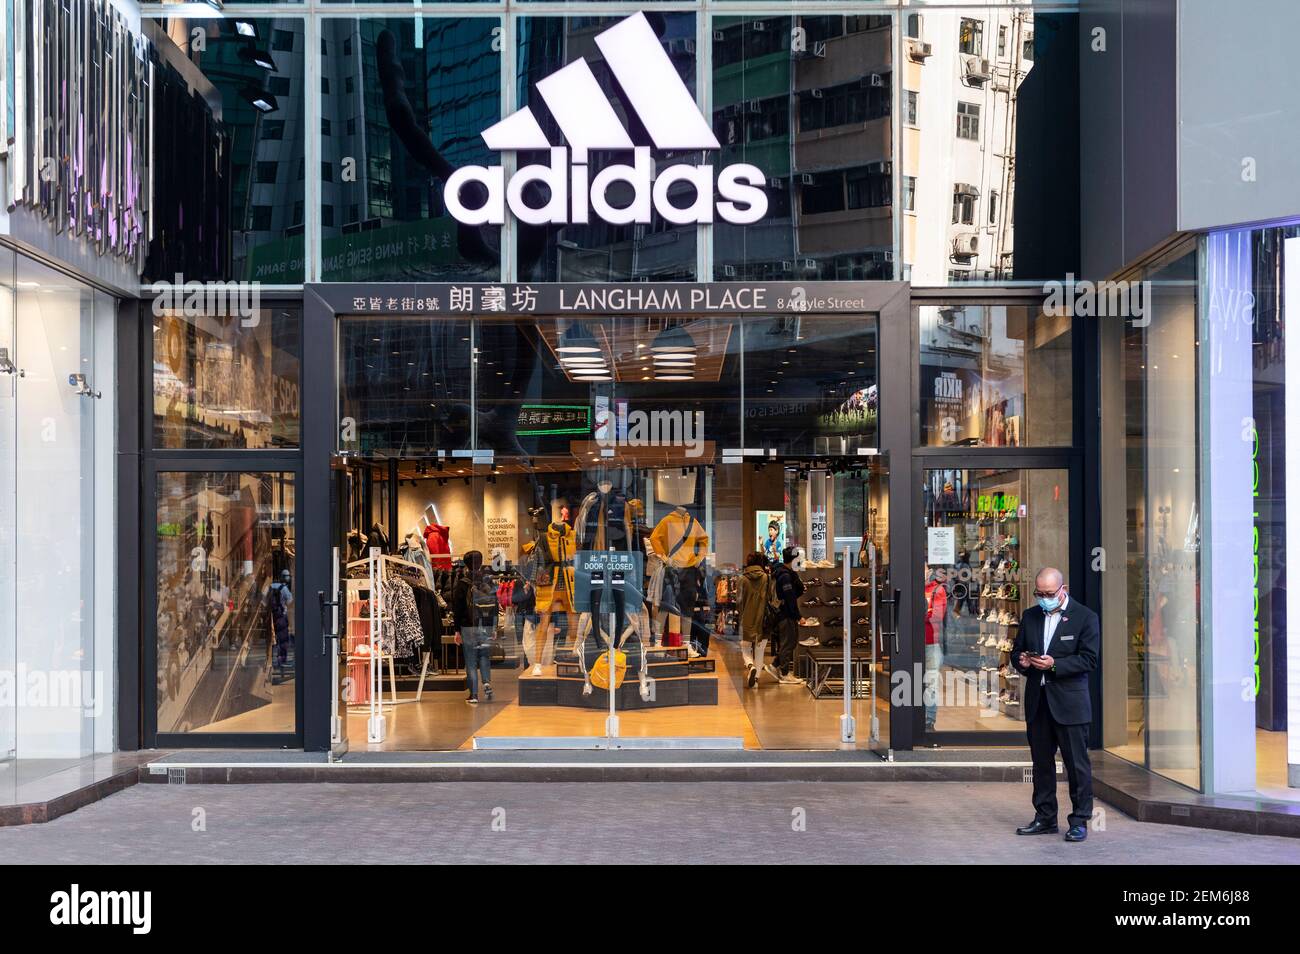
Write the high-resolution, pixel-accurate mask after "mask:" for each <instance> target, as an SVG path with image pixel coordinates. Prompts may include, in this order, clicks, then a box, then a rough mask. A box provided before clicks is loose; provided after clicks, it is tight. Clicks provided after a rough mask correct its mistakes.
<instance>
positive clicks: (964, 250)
mask: <svg viewBox="0 0 1300 954" xmlns="http://www.w3.org/2000/svg"><path fill="white" fill-rule="evenodd" d="M979 251H980V237H979V234H978V233H977V232H963V233H962V234H961V235H956V236H954V237H953V240H952V254H953V256H954V257H955V258H972V257H974V256H976V255H978V254H979Z"/></svg>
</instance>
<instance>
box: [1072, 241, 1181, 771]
mask: <svg viewBox="0 0 1300 954" xmlns="http://www.w3.org/2000/svg"><path fill="white" fill-rule="evenodd" d="M1140 279H1141V280H1142V281H1143V282H1148V283H1149V284H1148V285H1146V286H1145V287H1146V288H1149V289H1150V291H1149V297H1148V301H1147V308H1148V311H1147V313H1146V315H1145V316H1144V318H1143V319H1142V320H1140V321H1127V322H1120V321H1116V322H1112V323H1111V325H1110V326H1108V327H1106V328H1105V329H1103V345H1102V348H1103V357H1102V360H1103V393H1104V394H1107V395H1109V396H1111V397H1114V398H1115V399H1119V396H1120V395H1122V402H1121V403H1120V404H1119V405H1117V407H1116V413H1117V415H1118V416H1117V417H1116V418H1114V419H1111V420H1110V421H1109V426H1110V430H1109V432H1108V433H1107V434H1106V435H1105V436H1104V437H1103V446H1104V448H1105V450H1104V455H1105V460H1104V462H1103V465H1102V466H1103V475H1102V481H1103V483H1102V486H1103V494H1104V496H1105V497H1106V498H1107V499H1109V500H1111V501H1120V500H1122V501H1123V507H1122V508H1121V507H1118V506H1112V507H1110V508H1108V509H1107V513H1106V517H1105V519H1106V521H1107V524H1106V525H1105V526H1104V527H1103V536H1102V540H1103V548H1102V549H1103V551H1104V552H1103V553H1101V554H1095V555H1094V558H1096V557H1098V556H1100V558H1101V559H1103V560H1104V566H1105V568H1106V571H1107V572H1106V577H1107V581H1108V584H1109V586H1110V587H1111V589H1109V590H1108V591H1107V593H1106V600H1105V603H1106V610H1107V611H1106V614H1105V616H1104V617H1103V655H1104V658H1106V660H1107V661H1106V663H1104V667H1105V668H1104V673H1103V693H1104V696H1105V698H1106V718H1105V720H1104V725H1105V736H1106V737H1105V745H1106V748H1107V749H1108V750H1110V751H1112V752H1114V753H1115V754H1117V755H1120V756H1122V757H1124V758H1126V759H1128V760H1129V761H1133V762H1137V763H1138V764H1141V765H1144V766H1146V767H1148V768H1150V769H1151V770H1152V771H1154V772H1159V773H1160V774H1162V775H1165V776H1167V777H1169V778H1171V779H1173V780H1175V781H1177V782H1181V783H1182V784H1184V785H1187V786H1189V787H1191V788H1199V787H1200V784H1201V746H1200V731H1201V709H1200V707H1201V691H1202V686H1201V676H1202V673H1201V665H1202V662H1201V660H1202V658H1203V656H1202V633H1203V630H1202V620H1201V600H1200V596H1201V584H1202V572H1203V564H1202V551H1201V528H1202V524H1203V518H1204V514H1203V508H1202V504H1201V498H1200V487H1201V479H1202V475H1201V463H1200V452H1199V441H1198V426H1199V423H1200V421H1199V412H1198V400H1197V395H1198V375H1197V361H1198V358H1199V356H1200V350H1199V349H1200V347H1201V342H1200V340H1199V337H1198V334H1197V329H1198V319H1197V285H1196V279H1197V267H1196V255H1195V253H1194V252H1192V253H1187V254H1185V255H1183V256H1181V257H1179V258H1176V259H1174V260H1173V261H1169V262H1165V263H1161V264H1158V265H1155V266H1152V267H1151V268H1150V269H1148V270H1147V271H1146V272H1144V273H1143V274H1142V275H1141V276H1140ZM1111 388H1114V389H1115V390H1113V391H1112V390H1110V389H1111ZM1120 407H1122V408H1123V410H1122V413H1121V412H1120ZM1106 410H1107V408H1103V416H1104V415H1105V411H1106ZM1104 419H1105V418H1104ZM1120 421H1122V422H1123V427H1122V430H1121V429H1120V427H1119V422H1120ZM1121 515H1122V520H1121ZM1121 583H1122V587H1121Z"/></svg>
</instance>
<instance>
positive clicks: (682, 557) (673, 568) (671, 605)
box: [648, 506, 709, 646]
mask: <svg viewBox="0 0 1300 954" xmlns="http://www.w3.org/2000/svg"><path fill="white" fill-rule="evenodd" d="M648 542H649V545H650V548H651V549H652V550H653V551H654V552H655V554H656V555H657V556H658V557H659V559H660V560H661V561H663V564H664V581H663V589H662V596H661V597H660V602H659V607H658V612H657V617H658V621H659V626H660V632H661V633H662V635H663V642H664V645H665V646H680V645H682V633H683V632H686V633H689V632H690V622H691V617H692V615H693V613H694V610H695V596H696V593H697V592H698V591H699V585H700V570H699V566H700V564H701V563H702V562H703V561H704V558H705V556H706V555H707V554H708V552H709V535H708V533H706V532H705V530H704V526H703V524H701V523H700V522H699V521H698V520H696V519H695V518H694V517H693V516H691V514H690V513H689V512H687V510H686V508H685V507H680V506H678V507H674V508H673V509H672V510H670V511H668V513H667V514H665V515H664V518H663V519H662V520H660V521H659V523H658V525H657V526H656V527H655V528H654V530H653V531H651V533H650V538H649V541H648ZM683 625H684V626H685V628H683Z"/></svg>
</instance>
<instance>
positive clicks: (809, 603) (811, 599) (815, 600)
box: [803, 596, 822, 606]
mask: <svg viewBox="0 0 1300 954" xmlns="http://www.w3.org/2000/svg"><path fill="white" fill-rule="evenodd" d="M803 605H804V606H821V605H822V601H821V600H819V599H818V598H817V597H815V596H810V597H808V599H806V600H804V601H803Z"/></svg>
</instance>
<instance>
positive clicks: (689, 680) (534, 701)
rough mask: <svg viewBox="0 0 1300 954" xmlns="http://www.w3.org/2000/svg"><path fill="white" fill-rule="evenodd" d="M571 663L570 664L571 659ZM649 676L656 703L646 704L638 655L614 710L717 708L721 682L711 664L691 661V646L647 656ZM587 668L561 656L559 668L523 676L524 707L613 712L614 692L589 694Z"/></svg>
mask: <svg viewBox="0 0 1300 954" xmlns="http://www.w3.org/2000/svg"><path fill="white" fill-rule="evenodd" d="M566 657H567V658H566ZM646 673H647V675H648V676H649V678H650V679H651V680H652V682H651V693H652V695H651V697H650V698H649V699H642V698H641V680H640V674H641V663H640V658H639V657H638V656H637V655H636V654H635V653H633V654H632V656H631V659H630V660H629V662H628V668H627V675H626V677H625V678H624V680H623V684H622V685H621V686H619V687H618V689H617V690H616V691H615V699H614V707H615V708H616V709H619V710H622V711H630V710H634V709H661V708H665V707H667V706H716V705H717V704H718V678H717V676H716V675H715V674H714V661H713V660H711V659H694V660H693V659H691V658H690V657H689V655H688V653H687V650H686V647H685V646H663V647H653V648H650V649H648V650H647V651H646ZM585 686H586V681H585V680H584V679H583V676H582V667H581V666H580V665H579V664H578V662H577V660H576V659H575V658H574V656H573V654H572V653H567V654H560V657H559V658H557V659H556V662H555V663H554V665H551V666H546V667H544V668H543V669H542V671H541V673H540V674H538V675H533V672H532V670H528V671H526V672H524V673H522V674H521V675H520V676H519V705H521V706H566V707H570V708H576V709H608V708H609V692H608V691H607V690H605V689H601V688H599V687H598V686H592V688H591V692H589V693H586V694H584V693H583V689H584V687H585Z"/></svg>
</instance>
